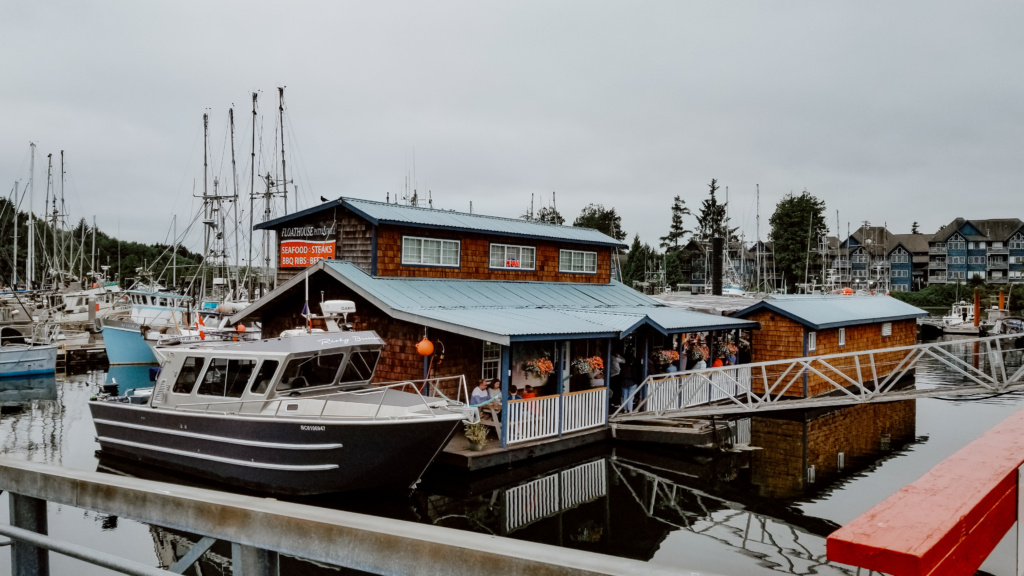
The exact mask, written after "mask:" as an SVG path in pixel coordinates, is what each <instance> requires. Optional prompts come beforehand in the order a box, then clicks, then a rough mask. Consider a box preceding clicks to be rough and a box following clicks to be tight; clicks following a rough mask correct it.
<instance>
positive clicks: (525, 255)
mask: <svg viewBox="0 0 1024 576" xmlns="http://www.w3.org/2000/svg"><path fill="white" fill-rule="evenodd" d="M491 268H497V269H507V270H534V269H536V268H537V249H536V248H534V247H533V246H512V245H510V244H491Z"/></svg>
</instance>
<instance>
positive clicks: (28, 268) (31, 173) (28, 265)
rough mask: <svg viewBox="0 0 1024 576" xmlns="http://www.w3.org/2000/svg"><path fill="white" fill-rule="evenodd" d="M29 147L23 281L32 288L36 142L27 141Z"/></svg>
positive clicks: (33, 278)
mask: <svg viewBox="0 0 1024 576" xmlns="http://www.w3.org/2000/svg"><path fill="white" fill-rule="evenodd" d="M28 145H29V148H30V149H31V151H32V152H31V159H30V160H29V169H28V259H27V260H26V261H25V282H26V283H27V284H28V286H27V287H28V289H29V290H31V289H32V282H33V281H34V280H35V274H34V273H33V272H32V271H33V269H34V268H35V266H36V263H35V247H36V243H35V220H36V218H35V216H36V215H35V209H34V208H33V201H32V200H33V196H34V194H33V192H34V186H33V181H34V180H35V176H36V143H35V142H29V143H28Z"/></svg>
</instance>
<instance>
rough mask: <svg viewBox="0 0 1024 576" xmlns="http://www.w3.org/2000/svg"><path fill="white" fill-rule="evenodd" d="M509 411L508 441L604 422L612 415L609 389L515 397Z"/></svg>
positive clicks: (532, 437)
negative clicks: (522, 398)
mask: <svg viewBox="0 0 1024 576" xmlns="http://www.w3.org/2000/svg"><path fill="white" fill-rule="evenodd" d="M508 414H509V419H508V442H507V444H514V443H516V442H526V441H528V440H538V439H540V438H548V437H550V436H557V435H559V434H562V433H565V432H576V431H578V430H586V429H587V428H594V427H597V426H603V425H604V424H605V423H606V422H607V419H608V389H607V388H595V389H593V390H583V391H581V392H570V393H568V394H564V395H561V396H558V395H554V396H543V397H540V398H527V399H525V400H512V401H510V402H509V403H508Z"/></svg>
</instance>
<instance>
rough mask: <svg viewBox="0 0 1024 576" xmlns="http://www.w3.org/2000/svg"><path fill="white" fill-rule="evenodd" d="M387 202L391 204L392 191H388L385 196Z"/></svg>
mask: <svg viewBox="0 0 1024 576" xmlns="http://www.w3.org/2000/svg"><path fill="white" fill-rule="evenodd" d="M384 203H385V204H391V192H390V191H388V193H387V196H385V197H384Z"/></svg>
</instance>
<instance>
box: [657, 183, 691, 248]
mask: <svg viewBox="0 0 1024 576" xmlns="http://www.w3.org/2000/svg"><path fill="white" fill-rule="evenodd" d="M683 216H690V209H689V208H687V207H686V201H685V200H683V199H682V198H680V197H679V196H676V197H675V199H674V200H673V201H672V224H671V225H670V226H669V229H668V234H666V235H664V236H662V237H661V247H662V248H664V249H665V250H666V251H667V252H677V251H679V249H680V248H681V246H680V245H679V243H680V242H682V241H684V240H685V239H686V235H687V234H689V233H690V231H689V230H687V229H686V227H685V226H683Z"/></svg>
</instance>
